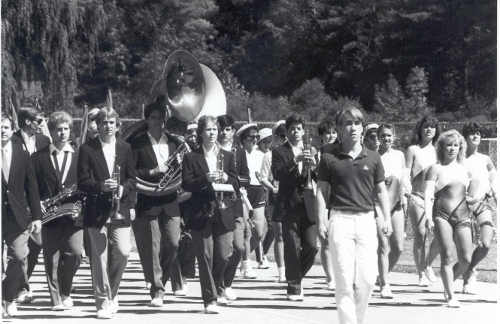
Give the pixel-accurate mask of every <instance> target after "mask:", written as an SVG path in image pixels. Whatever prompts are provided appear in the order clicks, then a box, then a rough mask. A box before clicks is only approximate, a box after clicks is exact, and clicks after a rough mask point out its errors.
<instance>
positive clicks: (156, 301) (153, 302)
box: [149, 297, 163, 307]
mask: <svg viewBox="0 0 500 324" xmlns="http://www.w3.org/2000/svg"><path fill="white" fill-rule="evenodd" d="M149 305H150V306H152V307H162V306H163V298H161V297H155V298H153V299H151V303H149Z"/></svg>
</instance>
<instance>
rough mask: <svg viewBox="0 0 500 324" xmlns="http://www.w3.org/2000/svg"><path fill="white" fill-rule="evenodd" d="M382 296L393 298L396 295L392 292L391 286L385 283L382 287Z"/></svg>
mask: <svg viewBox="0 0 500 324" xmlns="http://www.w3.org/2000/svg"><path fill="white" fill-rule="evenodd" d="M380 298H384V299H393V298H394V295H393V294H392V291H391V286H389V285H385V286H383V287H382V288H381V289H380Z"/></svg>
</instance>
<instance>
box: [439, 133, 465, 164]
mask: <svg viewBox="0 0 500 324" xmlns="http://www.w3.org/2000/svg"><path fill="white" fill-rule="evenodd" d="M452 139H456V140H457V141H458V145H459V150H458V155H457V162H458V163H462V162H463V161H464V160H465V151H467V142H465V138H464V137H463V136H462V134H460V132H459V131H457V130H456V129H450V130H447V131H446V132H443V133H441V135H439V137H438V139H437V141H436V155H437V159H438V161H439V162H440V163H443V160H444V154H445V153H444V150H445V146H446V144H448V143H450V141H451V140H452Z"/></svg>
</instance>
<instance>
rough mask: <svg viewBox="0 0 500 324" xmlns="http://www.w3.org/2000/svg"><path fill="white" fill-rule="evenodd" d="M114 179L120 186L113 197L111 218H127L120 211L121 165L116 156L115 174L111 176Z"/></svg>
mask: <svg viewBox="0 0 500 324" xmlns="http://www.w3.org/2000/svg"><path fill="white" fill-rule="evenodd" d="M111 177H112V179H113V180H115V181H116V183H117V185H118V187H117V188H116V189H115V190H113V192H112V197H111V217H110V218H111V220H115V221H122V220H124V219H125V218H124V217H123V215H122V214H121V213H120V199H121V197H120V165H119V164H118V163H116V157H115V167H114V168H113V175H112V176H111Z"/></svg>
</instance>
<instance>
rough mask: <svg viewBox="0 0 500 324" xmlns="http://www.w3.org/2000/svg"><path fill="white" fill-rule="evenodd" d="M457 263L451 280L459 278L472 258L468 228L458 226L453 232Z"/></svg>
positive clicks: (470, 236) (470, 237)
mask: <svg viewBox="0 0 500 324" xmlns="http://www.w3.org/2000/svg"><path fill="white" fill-rule="evenodd" d="M455 244H456V246H457V257H458V263H456V264H455V266H454V267H453V279H457V278H458V277H460V276H461V275H462V274H463V273H464V272H465V271H466V270H467V269H468V268H469V265H470V262H471V258H472V233H471V230H470V227H469V226H459V227H457V228H456V230H455Z"/></svg>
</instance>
